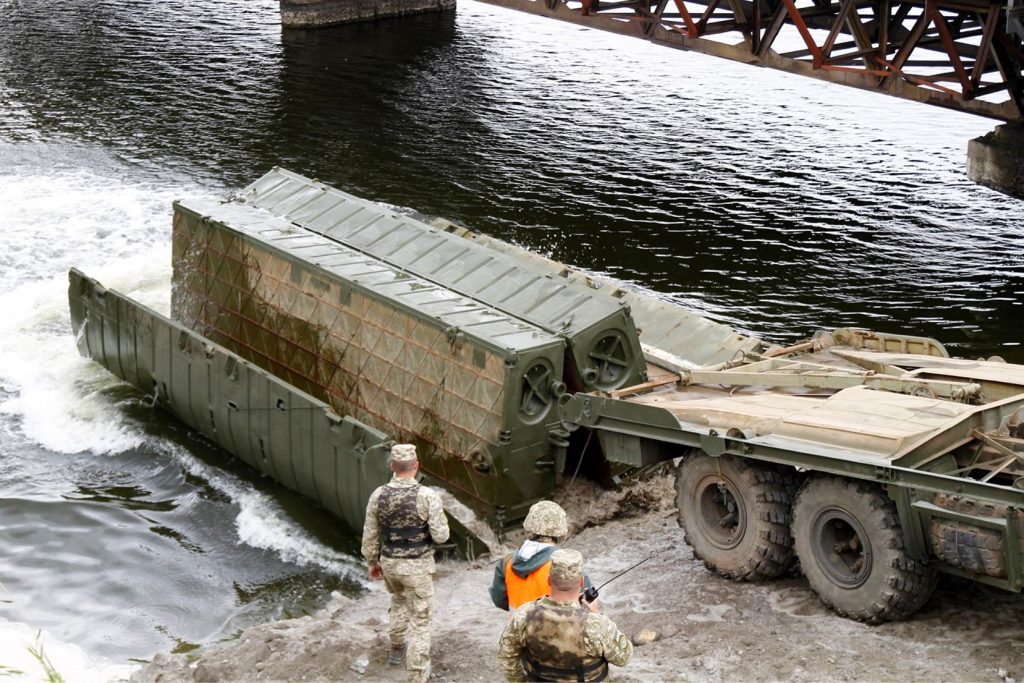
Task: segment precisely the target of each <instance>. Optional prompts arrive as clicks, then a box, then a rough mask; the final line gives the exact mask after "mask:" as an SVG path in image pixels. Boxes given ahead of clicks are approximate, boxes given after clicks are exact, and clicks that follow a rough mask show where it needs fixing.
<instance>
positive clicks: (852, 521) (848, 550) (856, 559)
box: [793, 476, 936, 623]
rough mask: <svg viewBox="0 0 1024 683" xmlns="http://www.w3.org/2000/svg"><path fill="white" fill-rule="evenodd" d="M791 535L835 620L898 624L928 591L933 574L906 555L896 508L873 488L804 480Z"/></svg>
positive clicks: (831, 479) (806, 572)
mask: <svg viewBox="0 0 1024 683" xmlns="http://www.w3.org/2000/svg"><path fill="white" fill-rule="evenodd" d="M793 536H794V538H795V539H796V541H795V544H796V554H797V557H799V558H800V567H801V568H802V569H803V572H804V575H805V576H806V577H807V582H808V583H809V584H810V585H811V588H812V589H813V590H814V592H815V593H817V594H818V597H820V598H821V600H822V601H823V602H824V603H825V604H827V605H828V606H829V607H831V608H832V609H834V610H835V611H836V613H837V614H839V615H841V616H844V617H849V618H851V619H857V620H858V621H866V622H869V623H879V622H883V621H891V620H895V619H902V618H905V617H907V616H909V615H911V614H913V613H914V612H916V611H917V610H918V609H920V608H921V606H922V605H924V603H926V602H927V601H928V598H929V597H930V596H931V594H932V591H933V590H934V589H935V582H936V573H935V570H934V569H932V568H931V567H928V566H927V565H925V564H924V563H922V562H920V561H918V560H914V559H912V558H911V557H910V556H909V555H908V554H907V552H906V550H905V548H904V543H903V529H902V528H901V527H900V522H899V515H898V514H897V511H896V504H895V503H893V501H892V499H890V498H889V496H887V495H886V494H885V492H884V491H883V490H882V489H881V488H880V487H878V486H876V485H874V484H870V483H868V482H860V481H853V480H849V479H844V478H842V477H828V476H822V477H815V478H813V479H809V480H808V481H807V482H806V483H805V484H804V485H803V487H802V488H801V489H800V491H799V493H798V494H797V497H796V501H795V502H794V504H793Z"/></svg>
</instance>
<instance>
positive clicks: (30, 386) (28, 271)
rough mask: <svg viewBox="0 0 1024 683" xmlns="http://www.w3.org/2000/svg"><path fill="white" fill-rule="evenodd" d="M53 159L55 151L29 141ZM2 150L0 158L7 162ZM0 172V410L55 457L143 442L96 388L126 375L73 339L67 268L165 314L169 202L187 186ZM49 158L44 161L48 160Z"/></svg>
mask: <svg viewBox="0 0 1024 683" xmlns="http://www.w3.org/2000/svg"><path fill="white" fill-rule="evenodd" d="M28 147H29V148H33V149H38V150H40V151H39V156H40V157H41V158H42V159H45V158H46V157H47V156H48V155H52V154H54V152H53V149H52V148H51V147H50V146H47V145H30V146H28ZM11 149H12V148H11V147H5V148H3V150H2V151H3V152H4V154H3V155H2V156H3V157H7V156H10V155H11ZM18 149H19V152H18V158H17V159H15V162H17V165H16V166H15V169H14V170H11V171H8V172H6V173H5V172H2V171H0V311H2V312H3V315H0V384H2V385H3V387H4V388H5V390H6V391H8V392H10V393H11V394H12V396H10V397H8V398H7V399H6V400H4V401H3V402H2V403H0V413H4V414H7V415H10V416H12V417H14V418H15V421H16V423H17V424H18V425H19V428H20V429H21V431H23V433H24V435H25V436H26V437H27V438H28V439H29V440H31V441H33V442H36V443H38V444H40V445H42V446H44V447H46V448H47V449H49V450H52V451H55V452H59V453H75V452H82V451H92V452H95V453H116V452H121V451H124V450H125V449H128V448H133V447H136V446H138V445H139V443H140V439H141V436H140V435H139V434H138V433H137V432H135V431H133V430H132V429H131V427H130V426H129V425H127V424H125V422H124V420H123V419H122V416H121V414H120V413H119V411H117V410H112V409H111V405H110V402H109V399H107V398H104V397H103V395H102V394H101V393H100V392H102V391H103V390H104V389H108V388H110V387H111V386H114V385H116V384H117V383H118V380H117V379H115V378H114V377H113V376H111V375H110V374H109V373H107V372H106V371H105V370H103V369H102V368H100V367H99V366H98V365H96V364H94V363H92V362H90V361H88V360H86V359H84V358H81V357H80V356H79V355H78V353H77V351H76V349H75V343H74V339H73V337H72V335H71V324H70V317H69V314H68V296H67V270H68V268H70V267H71V266H72V265H74V266H78V267H80V268H83V269H85V270H86V271H88V273H89V274H90V275H93V276H95V277H97V278H99V279H101V280H102V281H103V282H104V284H105V285H107V286H109V287H113V288H115V289H120V290H122V291H126V292H130V293H132V294H133V295H135V296H138V297H139V298H140V299H142V300H143V301H144V302H145V303H147V304H151V305H155V307H156V308H158V309H163V310H166V309H167V307H168V303H169V302H168V300H169V293H170V222H171V221H170V203H171V201H172V199H173V198H174V197H175V196H177V195H179V194H180V193H181V192H182V191H183V190H185V188H171V187H164V188H158V187H155V186H150V185H146V184H144V183H130V182H126V181H124V180H121V179H118V178H116V177H111V176H104V175H100V174H97V173H95V172H92V171H88V170H85V169H81V168H63V169H59V170H52V171H51V170H45V171H44V170H35V169H34V168H33V169H32V170H29V171H26V169H24V168H19V165H24V164H25V163H27V162H26V161H25V156H26V155H27V152H26V151H25V149H24V148H18ZM40 163H42V162H40Z"/></svg>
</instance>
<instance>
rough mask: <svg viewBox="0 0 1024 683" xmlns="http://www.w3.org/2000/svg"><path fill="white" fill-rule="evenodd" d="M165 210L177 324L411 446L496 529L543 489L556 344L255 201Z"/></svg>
mask: <svg viewBox="0 0 1024 683" xmlns="http://www.w3.org/2000/svg"><path fill="white" fill-rule="evenodd" d="M174 209H175V213H174V233H173V284H174V289H173V300H172V312H173V313H172V314H173V317H174V318H175V320H177V321H178V322H180V323H182V324H184V325H185V326H187V327H189V328H191V329H194V330H196V331H197V332H199V333H201V334H203V335H205V336H207V337H209V338H210V339H212V340H213V341H215V342H216V343H218V344H221V345H223V346H225V347H226V348H228V349H230V350H232V351H234V352H236V353H238V354H239V355H241V356H242V357H244V358H246V359H247V360H249V361H251V362H253V363H255V364H256V365H258V366H260V367H262V368H264V369H265V370H267V371H269V372H271V373H273V374H274V375H276V376H278V377H280V378H281V379H283V380H284V381H286V382H288V383H290V384H292V385H294V386H295V387H297V388H299V389H300V390H302V391H305V392H307V393H309V394H311V395H313V396H315V397H317V398H318V399H320V400H322V401H324V402H325V403H327V404H329V405H330V406H331V407H332V408H333V409H334V410H335V411H336V412H338V413H339V414H341V415H350V416H352V417H353V418H354V419H356V420H359V421H360V422H362V423H364V424H367V425H370V426H372V427H373V428H375V429H378V430H380V431H381V432H383V433H385V434H388V435H389V436H390V437H391V438H393V439H395V440H396V441H407V442H410V443H414V444H416V445H417V447H418V449H419V452H420V456H421V462H422V466H423V470H424V472H425V473H426V474H428V475H430V476H432V477H434V478H436V479H437V480H438V481H441V482H444V483H445V486H446V487H447V488H448V489H449V490H450V491H451V492H452V493H453V494H454V495H456V497H458V498H459V499H460V500H462V501H463V502H464V503H465V504H467V505H469V506H471V507H472V508H474V509H475V510H476V511H477V512H478V513H479V514H481V515H483V516H484V518H485V519H489V520H492V521H493V522H494V523H495V524H496V525H500V524H502V522H503V519H505V518H506V517H507V518H510V519H515V518H517V517H521V516H522V515H523V514H525V511H526V508H528V507H529V505H530V504H531V503H532V502H533V501H535V500H537V499H538V498H540V497H543V496H545V495H547V494H548V493H549V492H550V490H551V489H552V488H553V487H554V482H555V474H556V471H560V469H561V467H562V466H563V463H564V458H565V450H564V449H565V446H566V445H567V444H566V443H565V441H564V438H563V434H564V432H563V431H562V429H561V426H560V423H559V422H558V417H557V410H555V409H554V398H555V397H554V394H553V393H552V391H551V387H552V385H553V384H554V383H556V382H558V381H559V380H560V379H561V377H562V376H563V362H564V357H565V342H564V340H563V339H562V338H561V337H559V336H557V335H554V334H550V333H548V332H546V331H545V330H543V329H540V328H538V327H537V326H535V325H532V324H530V323H527V322H523V321H522V320H519V319H516V318H514V317H512V316H510V315H508V314H506V313H503V312H502V311H499V310H496V309H495V308H493V307H490V306H487V305H485V304H482V303H480V302H478V301H475V300H472V299H470V298H468V297H465V296H462V295H460V294H458V293H455V292H453V291H451V290H449V289H446V288H444V287H441V286H439V285H437V284H435V283H432V282H429V281H427V280H424V279H423V278H419V277H416V276H414V275H412V274H410V273H408V272H406V271H404V270H402V269H400V268H398V267H396V266H394V265H389V264H388V263H385V262H383V261H382V260H380V259H377V258H374V257H372V256H369V255H367V254H365V253H363V252H360V251H357V250H354V249H352V248H349V247H347V246H345V245H343V244H341V243H339V242H337V241H334V240H331V239H329V238H327V237H324V236H322V235H319V234H317V233H314V232H311V231H309V230H306V229H304V228H301V227H298V226H295V225H293V224H291V223H289V222H288V221H286V220H283V219H281V218H278V217H276V216H273V215H272V214H270V213H268V212H266V211H263V210H260V209H257V208H254V207H251V206H247V205H243V204H238V203H217V202H190V203H188V204H187V205H186V204H185V203H182V202H177V203H175V206H174Z"/></svg>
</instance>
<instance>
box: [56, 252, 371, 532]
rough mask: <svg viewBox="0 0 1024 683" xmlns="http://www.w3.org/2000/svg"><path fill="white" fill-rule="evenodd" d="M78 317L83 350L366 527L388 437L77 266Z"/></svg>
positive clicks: (73, 277) (73, 279)
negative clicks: (116, 290) (108, 287)
mask: <svg viewBox="0 0 1024 683" xmlns="http://www.w3.org/2000/svg"><path fill="white" fill-rule="evenodd" d="M69 279H70V285H69V290H68V292H69V299H70V302H71V321H72V326H73V327H74V330H75V334H76V338H77V341H78V347H79V351H80V352H81V353H82V354H83V355H85V356H87V357H90V358H92V359H94V360H96V361H97V362H99V363H100V364H102V365H103V366H104V367H106V368H107V369H108V370H110V371H111V372H113V373H114V374H115V375H117V376H118V377H121V378H122V379H124V380H126V381H129V382H130V383H132V384H134V385H135V386H136V387H138V388H139V389H140V390H142V391H144V392H147V393H152V394H154V395H155V397H156V399H157V402H158V403H159V404H160V405H161V406H163V407H164V408H166V409H168V410H169V411H170V412H172V413H173V414H175V415H177V416H178V417H179V418H181V419H182V420H183V421H184V422H185V423H186V424H187V425H189V426H190V427H192V428H193V429H195V430H197V431H199V432H201V433H203V434H204V435H206V436H207V437H208V438H209V439H210V440H211V441H213V442H214V443H216V444H217V445H219V446H221V447H222V448H224V449H225V450H227V451H229V452H231V453H233V454H235V455H237V456H238V457H239V458H241V459H242V460H244V461H245V462H246V463H248V464H249V465H251V466H253V467H255V468H256V469H258V470H260V471H261V472H263V473H264V474H267V475H269V476H271V477H273V478H275V479H277V480H278V481H281V482H282V483H284V484H286V485H287V486H289V487H290V488H292V489H294V490H295V491H297V492H299V493H301V494H303V495H305V496H307V497H309V498H311V499H313V500H315V501H317V502H319V503H320V504H321V505H323V506H324V507H325V508H326V509H328V510H329V511H331V512H332V513H334V514H335V515H337V516H338V517H340V518H341V519H343V520H344V521H345V522H347V523H348V524H349V526H351V527H353V528H355V529H358V528H361V526H362V524H363V516H364V513H365V510H366V503H367V501H368V500H369V496H370V493H372V492H373V490H374V489H375V488H376V487H377V486H379V485H381V484H383V483H385V482H386V481H387V480H388V479H389V478H390V472H389V470H388V467H387V449H386V448H385V446H386V445H387V443H388V442H389V440H388V438H387V436H386V435H385V434H383V433H381V432H379V431H377V430H375V429H373V428H371V427H368V426H366V425H364V424H361V423H359V422H358V421H356V420H354V419H352V418H351V417H344V418H342V417H339V416H338V415H337V414H335V413H334V412H333V411H331V409H330V408H329V407H328V406H327V405H326V404H325V403H323V402H321V401H319V400H317V399H315V398H314V397H312V396H309V395H307V394H305V393H303V392H301V391H298V390H296V389H295V388H293V387H290V386H288V385H287V384H285V383H284V382H282V381H280V380H279V379H277V378H275V377H273V376H271V375H270V374H268V373H267V372H265V371H263V370H261V369H260V368H258V367H256V366H254V365H252V364H251V363H248V362H247V361H245V360H243V359H242V358H240V357H239V356H237V355H235V354H233V353H231V352H230V351H228V350H227V349H224V348H223V347H220V346H218V345H216V344H214V343H213V342H211V341H210V340H208V339H205V338H203V337H202V336H200V335H198V334H196V333H195V332H192V331H190V330H187V329H185V328H184V327H182V326H181V325H179V324H177V323H174V322H172V321H170V320H168V319H167V318H164V317H163V316H161V315H159V314H158V313H156V312H154V311H151V310H149V309H147V308H145V307H144V306H142V305H141V304H138V303H136V302H133V301H131V300H130V299H127V298H125V297H124V296H123V295H121V294H118V293H117V292H113V291H110V290H106V289H104V288H103V287H102V286H101V285H100V284H99V283H97V282H96V281H95V280H92V279H90V278H87V277H85V276H84V275H82V274H81V273H80V272H78V271H77V270H72V271H71V273H70V275H69Z"/></svg>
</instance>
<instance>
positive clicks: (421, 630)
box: [384, 568, 434, 683]
mask: <svg viewBox="0 0 1024 683" xmlns="http://www.w3.org/2000/svg"><path fill="white" fill-rule="evenodd" d="M384 585H385V586H387V589H388V592H389V593H391V609H389V610H388V635H389V636H390V638H391V645H392V646H396V645H397V646H401V645H402V644H403V643H404V644H405V670H406V671H407V672H408V673H409V681H410V683H422V681H426V680H427V676H428V675H429V673H430V620H431V617H432V616H433V611H434V575H433V574H432V573H427V572H418V573H415V574H395V573H388V571H387V568H385V569H384Z"/></svg>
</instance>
